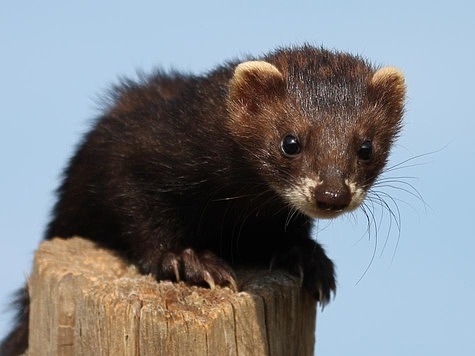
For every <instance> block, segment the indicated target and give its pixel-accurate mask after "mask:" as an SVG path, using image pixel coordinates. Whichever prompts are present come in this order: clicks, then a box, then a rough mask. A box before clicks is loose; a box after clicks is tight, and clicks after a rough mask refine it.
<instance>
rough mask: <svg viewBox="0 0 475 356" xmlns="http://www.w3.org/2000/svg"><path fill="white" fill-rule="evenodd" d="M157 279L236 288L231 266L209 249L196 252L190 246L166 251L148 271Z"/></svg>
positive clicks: (212, 287)
mask: <svg viewBox="0 0 475 356" xmlns="http://www.w3.org/2000/svg"><path fill="white" fill-rule="evenodd" d="M149 272H150V273H152V274H153V275H154V276H155V277H156V278H157V280H174V281H177V282H179V281H184V282H185V283H188V284H191V285H198V286H209V287H210V288H211V289H214V288H215V287H216V285H219V286H230V287H231V288H232V289H234V290H235V291H237V290H238V288H237V283H236V277H235V275H234V272H233V270H232V269H231V267H230V266H229V265H228V264H227V263H226V262H225V261H223V260H222V259H221V258H219V257H217V256H216V255H215V254H214V253H212V252H210V251H201V252H196V251H195V250H193V249H191V248H187V249H183V250H181V251H179V252H166V253H164V254H163V255H162V256H161V258H160V260H159V261H156V262H155V263H153V264H152V265H151V269H150V271H149Z"/></svg>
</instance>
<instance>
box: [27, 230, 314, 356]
mask: <svg viewBox="0 0 475 356" xmlns="http://www.w3.org/2000/svg"><path fill="white" fill-rule="evenodd" d="M238 282H239V284H240V288H241V290H242V291H241V292H239V293H236V292H233V291H231V290H230V289H228V288H216V289H214V290H210V289H206V288H199V287H190V286H186V285H185V284H183V283H172V282H160V283H158V282H156V281H155V280H154V279H153V278H152V277H151V276H144V275H141V274H140V273H138V272H137V270H136V269H135V268H134V267H133V266H129V265H126V264H125V263H124V261H123V260H122V259H120V258H118V257H117V256H115V255H114V254H113V253H111V252H110V251H108V250H105V249H102V248H98V247H96V246H95V245H94V244H93V243H92V242H90V241H88V240H84V239H80V238H72V239H68V240H64V239H54V240H51V241H46V242H43V243H42V244H41V246H40V248H39V250H38V251H37V252H36V255H35V262H34V267H33V273H32V275H31V278H30V281H29V291H30V296H31V306H30V336H29V349H28V352H27V354H28V355H30V356H36V355H114V356H115V355H167V356H168V355H313V348H314V341H315V336H314V335H315V316H316V307H315V302H314V300H313V299H312V298H311V297H310V296H309V295H308V294H307V293H306V292H304V291H303V290H302V289H301V288H300V286H299V283H298V280H297V279H296V278H294V277H292V276H289V275H288V274H286V273H285V272H282V271H273V272H268V271H261V270H240V271H238Z"/></svg>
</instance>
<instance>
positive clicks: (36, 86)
mask: <svg viewBox="0 0 475 356" xmlns="http://www.w3.org/2000/svg"><path fill="white" fill-rule="evenodd" d="M473 4H474V2H473V1H468V0H467V1H460V0H454V1H450V2H449V1H414V0H399V1H397V2H395V1H382V0H378V1H366V0H360V1H286V2H284V1H275V0H274V1H238V0H235V1H223V0H221V1H205V0H202V1H188V2H185V1H173V2H172V1H167V2H159V1H133V2H132V1H129V2H126V1H120V0H119V1H118V0H114V1H102V2H100V3H99V2H96V1H81V2H66V1H41V2H33V1H9V2H6V1H5V2H2V3H1V4H0V46H1V47H0V51H1V55H0V239H1V240H0V241H1V245H0V246H1V248H0V282H1V283H0V309H4V310H8V309H9V308H8V302H9V300H10V296H11V294H12V293H13V291H14V290H16V289H17V288H19V287H20V286H21V285H22V284H23V282H24V281H25V279H26V277H27V276H28V274H29V271H30V269H31V262H32V258H33V253H34V250H35V249H36V248H37V246H38V243H39V241H40V239H41V237H42V234H43V230H44V228H45V225H46V224H47V222H48V215H49V212H50V209H51V207H52V204H53V202H54V194H53V191H54V189H55V187H56V186H57V185H58V182H59V176H60V172H61V170H62V169H63V168H64V166H65V164H66V162H67V160H68V158H69V157H70V156H71V154H72V153H73V151H74V148H75V146H76V144H77V142H78V141H79V139H80V137H81V135H82V134H83V133H84V132H85V131H86V130H87V128H88V127H89V124H90V122H91V119H93V118H94V117H96V116H97V114H98V113H99V111H98V108H99V105H98V102H99V101H100V100H99V99H100V98H101V95H103V94H104V93H105V91H106V90H107V88H108V87H109V86H110V85H111V84H113V83H116V82H117V79H118V77H119V76H128V77H132V78H134V77H135V73H136V71H137V70H144V71H145V72H149V71H151V70H152V69H153V68H154V67H157V66H160V67H162V68H165V69H166V68H176V69H179V70H185V71H192V72H194V73H202V72H204V71H207V70H209V69H212V68H213V67H215V66H216V65H218V64H220V63H222V62H223V61H225V60H227V59H232V58H235V57H237V56H240V55H244V54H254V55H259V54H261V53H264V52H267V51H269V50H272V49H274V48H275V47H277V46H280V45H290V44H301V43H303V42H309V43H311V44H315V45H323V46H324V47H327V48H331V49H338V50H344V51H350V52H352V53H355V54H360V55H363V56H365V57H367V58H369V59H370V60H371V61H373V62H374V63H376V64H382V65H388V64H390V65H395V66H397V67H399V68H400V69H401V70H402V71H403V72H404V73H405V75H406V80H407V86H408V98H407V113H406V115H405V128H404V131H403V134H402V136H401V138H400V140H399V141H398V143H397V145H395V147H394V150H393V155H392V156H391V160H390V166H391V165H396V164H398V163H400V162H404V161H405V160H408V159H409V160H410V161H408V162H406V163H405V164H402V166H400V167H402V168H401V169H397V170H392V171H389V172H387V174H386V175H385V177H386V178H391V179H394V180H397V181H399V183H394V184H396V185H397V187H399V188H402V189H394V188H391V187H390V186H389V185H394V184H392V183H387V184H386V187H379V188H378V190H381V191H384V192H386V193H388V194H389V195H390V196H391V197H392V199H394V201H396V202H397V206H398V209H396V207H395V206H394V205H393V203H392V202H391V201H392V199H391V200H390V199H388V200H387V201H388V203H389V204H390V205H391V206H392V210H393V211H394V212H396V214H397V212H398V211H399V213H400V223H401V228H400V232H399V229H398V228H397V226H396V224H395V222H394V220H392V222H391V219H390V214H389V213H387V212H385V213H383V214H382V216H381V217H380V212H379V209H376V214H377V217H376V221H377V222H376V224H377V225H378V229H377V232H376V231H375V229H374V228H373V229H372V231H371V233H370V234H369V235H368V234H367V233H366V234H365V230H366V228H367V223H366V220H365V218H364V216H363V215H362V214H355V215H354V216H347V217H342V218H338V219H337V220H334V221H332V222H326V221H325V222H320V223H319V224H318V227H319V232H318V240H319V241H320V242H321V243H322V244H323V245H324V246H325V247H326V249H327V252H328V255H329V256H330V257H332V258H333V260H334V262H335V263H336V265H337V272H338V292H337V296H336V298H335V300H334V301H333V302H332V303H331V304H330V305H329V306H328V307H327V308H326V309H325V310H324V312H323V313H320V314H319V315H318V318H317V345H316V351H317V352H318V355H323V356H325V355H332V356H333V355H349V354H351V355H366V356H371V355H448V354H450V355H475V342H474V341H473V337H474V335H475V307H474V303H475V275H474V274H475V273H474V272H475V258H474V255H475V253H474V252H475V233H474V221H475V220H474V216H473V215H472V213H473V211H474V209H473V200H474V198H475V194H474V191H473V182H474V181H475V164H474V163H475V148H474V147H475V146H474V139H473V137H474V132H475V120H474V106H473V104H474V101H475V95H474V94H475V90H474V85H475V65H474V60H475V59H474V58H475V17H474V14H475V8H474V5H473ZM421 155H422V156H421ZM401 177H405V178H401ZM406 183H407V184H411V185H412V186H414V187H415V188H416V189H417V192H418V193H419V194H420V195H421V196H422V197H423V200H424V201H425V203H424V202H423V201H421V199H418V198H417V197H415V196H414V194H412V193H414V192H412V188H410V186H409V185H407V184H406ZM405 190H409V192H407V191H405ZM411 192H412V193H411ZM386 241H387V242H386ZM376 242H377V243H376ZM373 255H374V258H372V256H373ZM368 265H370V266H369V269H368V270H367V267H368ZM366 270H367V271H366ZM365 271H366V272H365ZM10 318H11V313H2V314H0V335H1V336H2V337H3V336H4V335H5V334H6V332H7V330H8V325H9V322H10Z"/></svg>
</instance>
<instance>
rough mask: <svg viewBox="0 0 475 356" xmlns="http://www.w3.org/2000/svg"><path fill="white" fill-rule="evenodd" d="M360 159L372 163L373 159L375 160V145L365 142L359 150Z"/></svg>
mask: <svg viewBox="0 0 475 356" xmlns="http://www.w3.org/2000/svg"><path fill="white" fill-rule="evenodd" d="M358 158H359V159H360V160H362V161H365V162H368V161H371V158H373V144H372V143H371V141H370V140H365V141H364V142H363V144H362V145H361V147H360V148H359V149H358Z"/></svg>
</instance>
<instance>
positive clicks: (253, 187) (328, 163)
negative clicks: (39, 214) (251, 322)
mask: <svg viewBox="0 0 475 356" xmlns="http://www.w3.org/2000/svg"><path fill="white" fill-rule="evenodd" d="M404 96H405V84H404V78H403V75H402V74H401V73H400V72H399V71H398V70H396V69H394V68H391V67H385V68H381V69H375V68H374V67H373V66H371V65H370V64H369V63H368V62H367V61H365V60H363V59H361V58H359V57H356V56H352V55H349V54H345V53H338V52H331V51H327V50H324V49H319V48H313V47H310V46H303V47H298V48H283V49H279V50H276V51H275V52H272V53H270V54H268V55H265V56H263V57H261V58H258V59H252V60H247V61H244V62H241V63H238V62H230V63H227V64H225V65H223V66H221V67H219V68H217V69H215V70H213V71H211V72H210V73H208V74H206V75H204V76H194V75H182V74H179V73H172V74H166V73H164V72H158V73H157V74H155V75H153V76H151V77H150V78H148V79H145V80H142V81H140V82H125V83H123V84H122V85H121V86H119V87H117V88H115V91H114V94H113V98H114V100H113V103H112V104H111V105H110V106H109V108H108V109H106V110H105V112H104V114H103V116H101V117H100V118H99V119H98V120H97V122H96V123H95V125H94V127H93V128H92V130H91V131H90V132H89V133H88V134H87V135H86V136H85V138H84V140H83V142H82V143H81V145H80V146H79V148H78V150H77V152H76V154H75V155H74V157H73V158H72V160H71V162H70V164H69V166H68V168H67V169H66V171H65V174H64V180H63V183H62V185H61V187H60V188H59V190H58V196H59V199H58V202H57V203H56V206H55V208H54V211H53V217H52V221H51V223H50V224H49V227H48V229H47V232H46V235H45V238H46V239H50V238H52V237H55V236H61V237H64V238H67V237H70V236H73V235H79V236H83V237H87V238H89V239H91V240H94V241H96V242H98V243H100V244H102V245H104V246H106V247H109V248H111V249H113V250H115V251H117V252H119V253H121V254H122V255H123V256H124V258H126V259H127V260H129V261H130V262H132V263H133V264H135V265H137V266H138V268H139V269H140V270H141V271H142V272H143V273H151V274H153V275H154V276H156V278H157V280H165V279H168V280H174V281H184V282H186V283H189V284H194V285H204V286H209V287H214V286H215V285H220V286H226V285H228V286H231V287H232V288H235V289H236V288H237V283H236V279H235V276H234V273H233V269H232V266H235V265H240V264H261V265H267V266H269V265H270V264H271V263H272V265H273V266H283V267H285V268H287V269H288V270H289V271H290V272H292V273H295V274H297V275H300V276H301V278H302V279H303V287H304V288H305V289H306V290H307V291H308V292H309V293H311V294H312V295H313V296H314V297H315V298H316V299H317V300H318V301H320V302H321V303H327V302H328V300H329V298H330V296H331V294H332V292H334V291H335V277H334V268H333V263H332V262H331V260H330V259H329V258H328V257H327V256H326V255H325V252H324V250H323V248H322V247H321V246H320V245H319V244H318V243H317V242H315V241H314V240H312V239H311V236H310V230H311V227H312V219H313V218H333V217H336V216H338V215H339V214H341V213H344V212H348V211H351V210H353V209H355V208H357V207H358V206H359V205H360V204H361V202H362V201H363V199H364V198H365V195H366V193H367V191H368V189H370V187H371V185H372V184H373V183H374V182H375V180H376V179H377V177H378V175H379V173H380V172H381V170H382V169H383V167H384V165H385V163H386V160H387V158H388V154H389V151H390V148H391V144H392V143H393V141H394V139H395V138H396V136H397V135H398V132H399V130H400V127H401V120H402V114H403V105H404ZM22 295H23V297H22V298H21V301H20V304H23V308H24V310H23V311H20V314H19V315H21V317H20V318H19V326H17V328H16V329H15V330H14V331H13V332H12V334H11V335H10V336H9V338H7V339H6V341H4V343H3V345H2V355H3V354H15V353H17V352H22V351H23V350H24V349H25V348H26V347H27V335H28V331H27V330H28V308H27V303H28V295H27V293H25V292H23V294H22Z"/></svg>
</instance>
